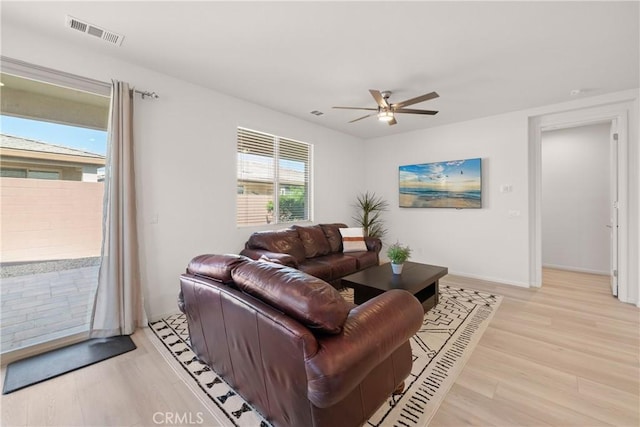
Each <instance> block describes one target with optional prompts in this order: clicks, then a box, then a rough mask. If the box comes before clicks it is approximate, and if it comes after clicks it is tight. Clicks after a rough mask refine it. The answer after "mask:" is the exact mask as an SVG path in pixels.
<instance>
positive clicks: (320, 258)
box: [240, 223, 382, 287]
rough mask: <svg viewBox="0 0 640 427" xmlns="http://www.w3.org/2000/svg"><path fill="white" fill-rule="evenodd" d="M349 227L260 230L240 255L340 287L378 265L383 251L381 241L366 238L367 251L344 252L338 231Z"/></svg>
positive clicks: (320, 225) (327, 226)
mask: <svg viewBox="0 0 640 427" xmlns="http://www.w3.org/2000/svg"><path fill="white" fill-rule="evenodd" d="M346 227H347V226H346V225H345V224H340V223H335V224H319V225H308V226H298V225H294V226H292V227H290V228H287V229H284V230H277V231H259V232H256V233H253V234H252V235H251V236H250V237H249V240H248V241H247V243H246V244H245V248H244V249H243V250H242V252H240V254H241V255H244V256H247V257H249V258H251V259H255V260H257V259H259V258H261V257H266V258H268V259H269V260H271V261H273V262H277V263H280V264H283V265H287V266H289V267H293V268H296V269H298V270H301V271H304V272H305V273H308V274H310V275H312V276H315V277H318V278H320V279H322V280H325V281H327V282H333V283H334V284H336V285H338V283H339V282H337V280H338V279H340V278H342V277H344V276H347V275H349V274H351V273H355V272H357V271H360V270H364V269H365V268H368V267H371V266H374V265H378V263H379V255H378V254H379V253H380V250H381V249H382V242H381V241H380V239H377V238H374V237H365V243H366V246H367V250H366V251H362V252H342V249H343V247H342V235H341V234H340V231H339V229H340V228H346ZM338 287H339V286H338Z"/></svg>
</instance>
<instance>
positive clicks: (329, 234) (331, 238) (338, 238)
mask: <svg viewBox="0 0 640 427" xmlns="http://www.w3.org/2000/svg"><path fill="white" fill-rule="evenodd" d="M341 226H342V227H343V228H346V227H347V226H346V225H345V224H320V227H321V228H322V231H324V235H325V236H326V238H327V241H328V242H329V251H330V252H331V253H337V252H342V234H340V227H341Z"/></svg>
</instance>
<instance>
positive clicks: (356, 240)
mask: <svg viewBox="0 0 640 427" xmlns="http://www.w3.org/2000/svg"><path fill="white" fill-rule="evenodd" d="M340 234H341V235H342V246H343V249H342V252H363V251H366V250H367V244H366V243H365V242H364V233H363V232H362V228H358V227H352V228H341V229H340Z"/></svg>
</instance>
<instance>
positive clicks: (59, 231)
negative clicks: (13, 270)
mask: <svg viewBox="0 0 640 427" xmlns="http://www.w3.org/2000/svg"><path fill="white" fill-rule="evenodd" d="M103 193H104V184H103V183H101V182H81V181H61V180H55V181H54V180H43V179H24V178H0V262H2V263H7V262H28V261H43V260H59V259H74V258H85V257H94V256H99V255H100V247H101V244H102V196H103Z"/></svg>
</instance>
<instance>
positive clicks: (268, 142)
mask: <svg viewBox="0 0 640 427" xmlns="http://www.w3.org/2000/svg"><path fill="white" fill-rule="evenodd" d="M311 151H312V150H311V145H310V144H307V143H304V142H299V141H294V140H292V139H287V138H282V137H279V136H275V135H269V134H266V133H263V132H257V131H254V130H250V129H245V128H238V152H237V156H238V184H237V188H238V195H237V208H238V211H237V224H238V225H239V226H248V225H264V224H278V223H287V222H295V221H308V220H310V219H311V212H310V194H311V188H310V186H311V184H310V179H309V177H310V176H311Z"/></svg>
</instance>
